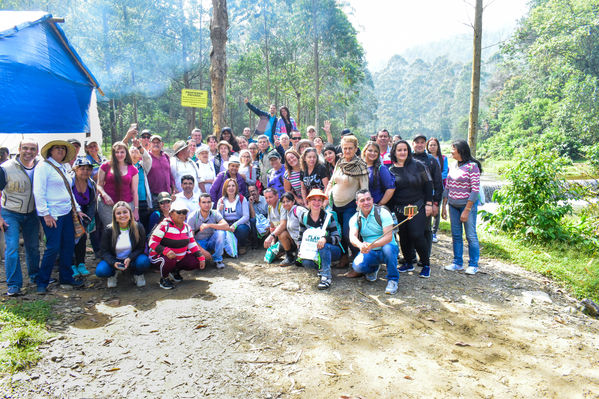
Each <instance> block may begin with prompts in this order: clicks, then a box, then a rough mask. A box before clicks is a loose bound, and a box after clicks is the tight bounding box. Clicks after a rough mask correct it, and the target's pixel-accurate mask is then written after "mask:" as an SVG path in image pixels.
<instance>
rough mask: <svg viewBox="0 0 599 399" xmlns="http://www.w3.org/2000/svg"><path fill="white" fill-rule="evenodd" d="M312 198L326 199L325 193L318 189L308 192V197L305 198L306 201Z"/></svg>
mask: <svg viewBox="0 0 599 399" xmlns="http://www.w3.org/2000/svg"><path fill="white" fill-rule="evenodd" d="M314 197H322V198H323V199H327V198H328V197H327V196H326V195H325V193H323V192H322V190H321V189H319V188H315V189H313V190H312V191H310V194H308V196H307V197H306V201H310V198H314Z"/></svg>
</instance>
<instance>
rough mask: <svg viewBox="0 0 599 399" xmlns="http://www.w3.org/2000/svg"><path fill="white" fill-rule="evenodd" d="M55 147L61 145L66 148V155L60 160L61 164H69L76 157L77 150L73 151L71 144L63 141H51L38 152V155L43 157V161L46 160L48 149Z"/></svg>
mask: <svg viewBox="0 0 599 399" xmlns="http://www.w3.org/2000/svg"><path fill="white" fill-rule="evenodd" d="M55 145H61V146H64V147H66V148H67V154H66V155H65V157H64V159H63V160H62V163H67V162H71V161H72V160H73V159H75V157H76V156H77V150H75V147H74V146H73V144H71V143H69V142H68V141H65V140H52V141H50V142H48V143H46V145H45V146H43V147H42V150H41V151H40V154H41V155H42V157H44V159H48V153H49V152H50V149H51V148H52V147H54V146H55Z"/></svg>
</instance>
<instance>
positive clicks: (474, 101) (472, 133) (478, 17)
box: [468, 0, 483, 157]
mask: <svg viewBox="0 0 599 399" xmlns="http://www.w3.org/2000/svg"><path fill="white" fill-rule="evenodd" d="M482 35H483V0H476V8H475V11H474V45H473V54H472V82H471V84H470V87H471V88H470V117H469V121H468V145H469V146H470V151H471V152H472V156H473V157H474V156H476V139H477V135H478V104H479V101H480V57H481V50H482V49H481V39H482Z"/></svg>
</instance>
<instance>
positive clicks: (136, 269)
mask: <svg viewBox="0 0 599 399" xmlns="http://www.w3.org/2000/svg"><path fill="white" fill-rule="evenodd" d="M149 268H150V258H148V255H146V254H141V255H139V256H138V257H137V258H135V259H133V261H132V262H131V263H130V264H129V270H130V271H131V273H133V274H137V275H140V274H144V272H146V271H147V270H148V269H149ZM115 270H116V269H115V268H114V265H109V264H108V262H106V261H105V260H101V261H100V263H98V266H96V276H98V277H111V276H114V272H115Z"/></svg>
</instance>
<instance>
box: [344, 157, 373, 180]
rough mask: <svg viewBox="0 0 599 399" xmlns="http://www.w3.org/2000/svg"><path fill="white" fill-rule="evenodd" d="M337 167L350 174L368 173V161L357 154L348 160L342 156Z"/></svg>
mask: <svg viewBox="0 0 599 399" xmlns="http://www.w3.org/2000/svg"><path fill="white" fill-rule="evenodd" d="M337 167H338V168H340V169H341V171H342V172H343V173H344V174H346V175H348V176H362V175H367V174H368V167H367V166H366V162H364V161H363V160H362V159H360V158H358V157H357V156H354V157H353V158H352V159H351V160H350V161H346V160H345V158H341V159H340V160H339V161H338V162H337Z"/></svg>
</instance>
